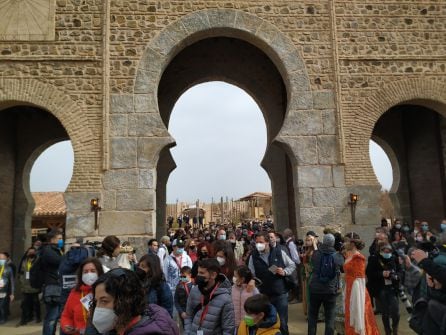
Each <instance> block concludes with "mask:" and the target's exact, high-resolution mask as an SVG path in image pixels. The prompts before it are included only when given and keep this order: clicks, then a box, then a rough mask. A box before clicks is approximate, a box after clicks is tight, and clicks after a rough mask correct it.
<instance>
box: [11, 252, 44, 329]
mask: <svg viewBox="0 0 446 335" xmlns="http://www.w3.org/2000/svg"><path fill="white" fill-rule="evenodd" d="M35 261H36V249H35V248H34V247H31V248H28V250H26V253H25V258H24V259H23V260H22V262H21V263H20V266H19V276H18V279H19V283H20V287H21V291H22V294H23V299H22V303H21V304H20V307H21V309H22V314H21V318H20V322H19V324H18V325H17V326H23V325H26V324H27V323H28V322H30V321H31V320H32V319H33V315H34V316H35V318H36V322H40V301H39V293H40V290H39V289H36V288H33V287H31V284H30V282H29V270H30V269H31V266H32V265H33V264H34V263H35Z"/></svg>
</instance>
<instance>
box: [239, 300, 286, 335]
mask: <svg viewBox="0 0 446 335" xmlns="http://www.w3.org/2000/svg"><path fill="white" fill-rule="evenodd" d="M244 307H245V311H246V315H245V317H244V318H243V320H242V322H241V323H240V326H239V327H238V331H237V335H256V334H268V335H281V332H280V320H279V317H278V315H277V311H276V308H275V307H274V306H273V305H272V304H271V303H270V302H269V299H268V297H267V296H266V295H264V294H257V295H254V296H252V297H250V298H248V299H247V300H246V301H245V306H244Z"/></svg>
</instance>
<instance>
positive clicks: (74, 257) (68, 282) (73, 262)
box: [59, 247, 90, 290]
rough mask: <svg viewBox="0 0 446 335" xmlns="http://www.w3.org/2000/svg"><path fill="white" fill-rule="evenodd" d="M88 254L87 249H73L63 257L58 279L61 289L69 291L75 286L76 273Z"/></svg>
mask: <svg viewBox="0 0 446 335" xmlns="http://www.w3.org/2000/svg"><path fill="white" fill-rule="evenodd" d="M89 254H90V252H89V249H87V248H84V247H75V248H71V249H70V250H69V251H68V252H67V253H66V254H65V255H64V256H63V258H62V261H61V262H60V265H59V277H60V280H61V283H62V288H63V289H65V290H71V289H72V288H73V287H74V286H75V285H76V271H77V269H78V267H79V265H80V264H81V263H82V262H83V261H84V259H86V258H87V257H88V256H89Z"/></svg>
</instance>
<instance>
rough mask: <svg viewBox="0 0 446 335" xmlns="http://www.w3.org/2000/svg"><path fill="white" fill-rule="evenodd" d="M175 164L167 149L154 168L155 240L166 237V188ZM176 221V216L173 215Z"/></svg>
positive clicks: (163, 151)
mask: <svg viewBox="0 0 446 335" xmlns="http://www.w3.org/2000/svg"><path fill="white" fill-rule="evenodd" d="M175 167H176V164H175V161H174V160H173V157H172V155H171V153H170V150H169V148H168V147H166V148H164V149H163V150H161V154H160V158H159V160H158V165H157V168H156V238H157V239H159V238H161V237H162V236H163V235H166V228H167V222H166V219H167V217H166V186H167V180H168V179H169V176H170V173H171V172H172V171H173V170H174V169H175ZM173 216H174V217H175V220H176V214H175V215H173Z"/></svg>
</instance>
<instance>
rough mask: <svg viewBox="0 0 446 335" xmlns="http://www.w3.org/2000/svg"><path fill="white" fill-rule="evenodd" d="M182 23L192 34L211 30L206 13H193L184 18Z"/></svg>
mask: <svg viewBox="0 0 446 335" xmlns="http://www.w3.org/2000/svg"><path fill="white" fill-rule="evenodd" d="M181 21H182V22H183V24H184V27H185V28H186V29H187V31H188V32H189V33H190V34H192V33H196V32H199V31H203V30H208V29H209V28H210V26H209V19H208V17H207V15H206V11H197V12H193V13H191V14H189V15H186V16H185V17H183V18H182V19H181Z"/></svg>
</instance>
